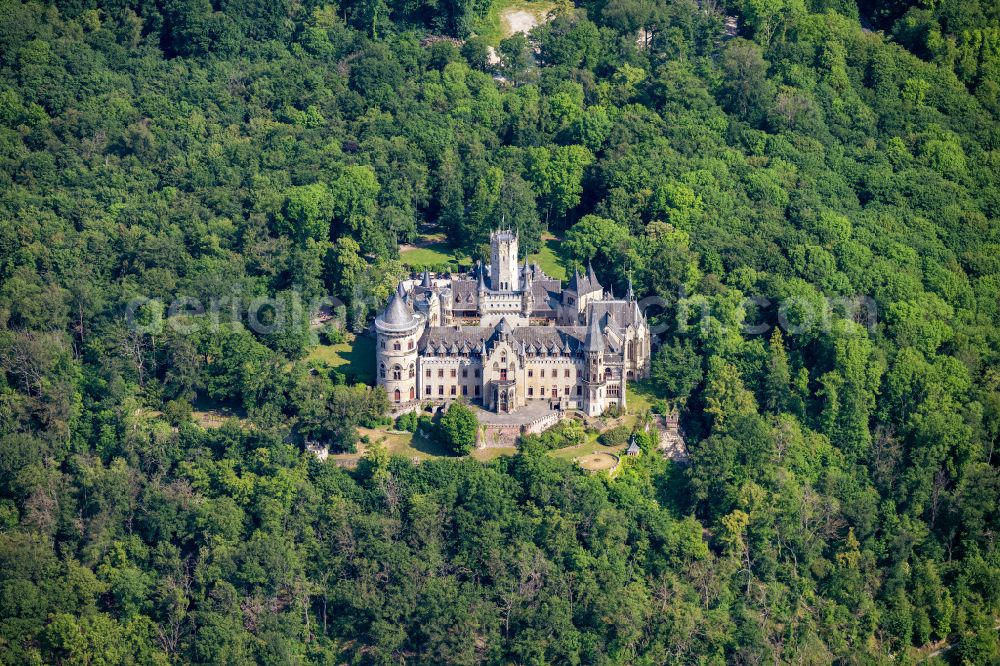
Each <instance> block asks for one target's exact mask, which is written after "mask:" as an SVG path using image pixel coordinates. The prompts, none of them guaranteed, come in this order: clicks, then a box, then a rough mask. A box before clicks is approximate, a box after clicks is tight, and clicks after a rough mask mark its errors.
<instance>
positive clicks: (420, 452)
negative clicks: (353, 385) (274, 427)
mask: <svg viewBox="0 0 1000 666" xmlns="http://www.w3.org/2000/svg"><path fill="white" fill-rule="evenodd" d="M358 435H359V436H361V437H368V439H369V440H371V441H372V442H380V443H381V444H382V445H383V446H384V447H385V448H386V450H387V451H388V452H389V453H390V454H391V455H396V456H402V457H404V458H406V459H408V460H413V459H416V460H420V461H424V460H433V459H435V458H455V459H458V458H461V457H464V456H455V455H452V453H451V452H450V451H449V450H448V449H446V448H445V447H443V446H441V445H440V444H439V443H437V442H435V441H433V440H431V439H429V438H427V437H424V436H423V435H421V434H419V433H416V434H415V433H409V432H396V431H391V430H390V429H389V427H388V426H382V427H379V428H363V427H360V426H359V427H358ZM367 449H368V445H367V444H365V443H364V442H359V443H358V450H357V451H356V452H355V453H331V454H330V457H329V460H331V461H334V462H336V463H338V464H341V465H346V466H348V467H351V466H354V465H356V464H357V462H358V461H359V460H360V459H361V457H362V456H363V455H364V454H365V451H366V450H367ZM515 453H517V449H516V448H514V447H512V446H510V447H500V448H491V449H475V450H473V452H472V453H471V454H470V455H469V457H471V458H473V459H475V460H478V461H480V462H489V461H490V460H495V459H496V458H499V457H500V456H512V455H514V454H515Z"/></svg>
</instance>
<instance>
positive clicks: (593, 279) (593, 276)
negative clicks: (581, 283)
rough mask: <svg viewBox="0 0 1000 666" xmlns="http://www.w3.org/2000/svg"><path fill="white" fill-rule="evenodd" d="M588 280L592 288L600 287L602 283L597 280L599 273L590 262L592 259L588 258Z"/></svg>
mask: <svg viewBox="0 0 1000 666" xmlns="http://www.w3.org/2000/svg"><path fill="white" fill-rule="evenodd" d="M587 282H589V283H590V288H591V289H594V288H595V287H599V286H600V284H601V283H600V282H598V281H597V273H595V272H594V264H592V263H591V262H590V259H588V260H587Z"/></svg>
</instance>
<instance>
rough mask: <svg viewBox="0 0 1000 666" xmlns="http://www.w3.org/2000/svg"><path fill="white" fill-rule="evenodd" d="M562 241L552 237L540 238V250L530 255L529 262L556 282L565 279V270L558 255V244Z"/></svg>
mask: <svg viewBox="0 0 1000 666" xmlns="http://www.w3.org/2000/svg"><path fill="white" fill-rule="evenodd" d="M560 243H562V241H561V240H560V239H558V238H556V237H554V236H551V235H548V234H547V235H546V236H544V237H543V238H542V249H541V251H540V252H536V253H535V254H533V255H531V257H530V258H531V261H533V262H536V263H537V264H538V265H539V266H541V267H542V271H544V273H545V274H546V275H548V276H549V277H554V278H555V279H557V280H565V279H566V269H565V267H563V263H562V257H561V255H560V253H559V244H560Z"/></svg>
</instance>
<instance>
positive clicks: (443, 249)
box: [399, 234, 469, 272]
mask: <svg viewBox="0 0 1000 666" xmlns="http://www.w3.org/2000/svg"><path fill="white" fill-rule="evenodd" d="M399 260H400V261H402V262H403V264H404V265H406V266H408V267H409V268H410V270H412V271H418V272H419V271H422V270H424V269H425V268H426V269H433V268H434V267H435V266H440V265H441V264H458V263H464V262H468V261H469V258H468V257H466V256H464V255H461V254H458V253H456V252H455V250H453V249H452V248H451V247H450V246H449V245H448V242H447V239H446V237H445V235H444V234H424V235H422V236H420V237H419V238H418V239H417V240H416V241H415V242H414V243H413V244H412V245H403V246H401V247H400V248H399Z"/></svg>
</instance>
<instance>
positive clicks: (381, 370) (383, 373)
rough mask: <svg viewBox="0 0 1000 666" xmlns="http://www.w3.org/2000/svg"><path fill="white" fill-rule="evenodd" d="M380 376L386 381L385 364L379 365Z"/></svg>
mask: <svg viewBox="0 0 1000 666" xmlns="http://www.w3.org/2000/svg"><path fill="white" fill-rule="evenodd" d="M378 376H379V377H381V378H382V379H385V363H379V366H378Z"/></svg>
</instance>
